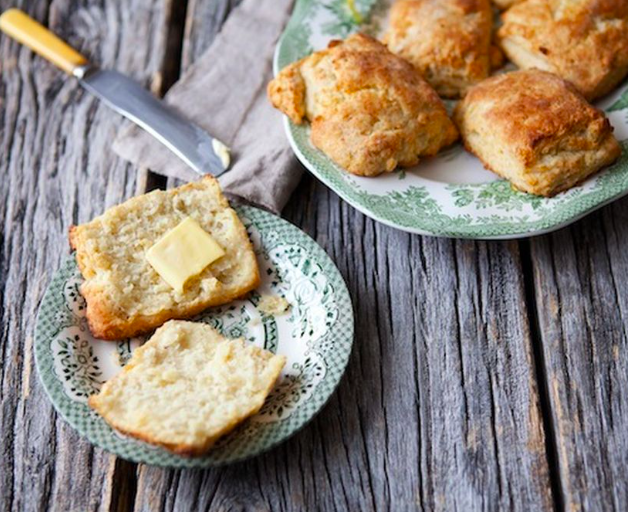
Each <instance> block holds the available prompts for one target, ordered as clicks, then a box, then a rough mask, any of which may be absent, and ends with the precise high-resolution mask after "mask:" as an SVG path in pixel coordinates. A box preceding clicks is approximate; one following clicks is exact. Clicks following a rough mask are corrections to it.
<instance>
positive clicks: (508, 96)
mask: <svg viewBox="0 0 628 512" xmlns="http://www.w3.org/2000/svg"><path fill="white" fill-rule="evenodd" d="M454 116H455V120H456V123H457V124H458V127H459V129H460V133H461V135H462V139H463V141H464V144H465V147H466V148H467V149H468V150H469V151H471V152H472V153H474V154H475V155H476V156H477V157H478V158H480V160H481V161H482V162H483V163H484V166H485V167H486V168H487V169H490V170H492V171H493V172H495V173H497V174H499V175H500V176H503V177H504V178H506V179H508V180H510V181H511V182H512V184H513V185H514V186H515V187H516V188H518V189H519V190H523V191H525V192H529V193H531V194H537V195H542V196H548V197H549V196H553V195H554V194H557V193H558V192H561V191H563V190H566V189H568V188H570V187H572V186H573V185H575V184H577V183H578V182H580V181H582V180H584V179H585V178H586V177H587V176H589V175H591V174H593V173H595V172H596V171H598V170H599V169H601V168H602V167H605V166H607V165H609V164H611V163H613V162H614V161H615V160H616V159H617V158H618V157H619V155H620V153H621V147H620V145H619V144H618V142H617V140H616V139H615V137H613V133H612V132H613V129H612V127H611V125H610V123H609V122H608V119H606V117H605V116H604V114H603V113H602V112H601V111H599V110H597V109H596V108H594V107H592V106H591V105H589V104H588V103H587V102H586V101H585V99H584V98H583V97H582V96H581V95H580V94H579V93H578V91H577V90H576V89H575V88H574V87H573V85H572V84H570V83H568V82H566V81H565V80H563V79H561V78H559V77H557V76H555V75H553V74H551V73H547V72H545V71H539V70H525V71H515V72H512V73H507V74H504V75H498V76H495V77H492V78H489V79H487V80H485V81H484V82H482V83H481V84H479V85H476V86H475V87H474V88H473V89H471V90H470V91H469V92H468V94H467V96H466V97H465V98H464V100H462V101H461V102H460V103H459V104H458V106H457V107H456V110H455V113H454Z"/></svg>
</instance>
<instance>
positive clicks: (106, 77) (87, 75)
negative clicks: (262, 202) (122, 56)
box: [0, 9, 230, 176]
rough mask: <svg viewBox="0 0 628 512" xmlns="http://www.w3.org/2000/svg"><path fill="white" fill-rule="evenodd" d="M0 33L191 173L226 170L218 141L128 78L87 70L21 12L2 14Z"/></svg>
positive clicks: (88, 66) (223, 150)
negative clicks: (162, 148) (158, 145)
mask: <svg viewBox="0 0 628 512" xmlns="http://www.w3.org/2000/svg"><path fill="white" fill-rule="evenodd" d="M0 30H2V31H3V32H4V33H6V34H7V35H9V36H10V37H12V38H13V39H15V40H16V41H18V42H20V43H22V44H24V45H25V46H27V47H29V48H30V49H31V50H33V51H34V52H36V53H38V54H39V55H41V56H42V57H44V58H45V59H47V60H49V61H50V62H52V63H53V64H55V65H57V66H58V67H59V68H61V69H62V70H63V71H65V72H66V73H68V74H70V75H72V76H74V77H76V78H77V79H78V80H79V83H80V84H81V85H82V86H83V87H84V88H85V89H86V90H87V91H88V92H89V93H91V94H93V95H94V96H96V97H97V98H99V99H100V100H101V101H103V102H104V103H105V104H106V105H107V106H108V107H110V108H112V109H113V110H115V111H116V112H118V113H120V114H122V115H123V116H124V117H126V118H127V119H129V120H131V121H133V122H134V123H136V124H137V125H139V126H141V127H142V128H143V129H144V130H146V131H147V132H148V133H150V134H151V135H153V136H154V137H155V138H156V139H157V140H159V141H160V142H161V143H162V144H164V145H165V146H166V147H167V148H168V149H170V150H171V151H172V152H173V153H174V154H175V155H177V156H178V157H179V158H181V159H182V160H183V161H184V162H185V163H186V164H188V165H189V166H190V167H191V168H192V169H194V170H195V171H196V172H197V173H199V174H201V175H204V174H212V175H214V176H219V175H221V174H222V173H223V172H225V171H226V170H227V169H228V167H229V163H230V157H229V149H228V148H227V146H225V145H224V144H223V143H222V142H220V141H219V140H218V139H216V138H214V137H212V136H210V135H209V134H208V133H207V132H205V131H204V130H203V129H202V128H200V127H199V126H197V125H196V124H194V123H192V122H190V121H189V120H187V119H185V118H183V117H182V116H180V115H179V114H178V113H177V112H175V111H174V110H173V109H172V108H170V107H169V106H167V105H166V104H165V103H164V102H163V101H161V100H159V99H158V98H156V97H155V96H153V95H152V94H151V93H150V92H149V91H147V90H146V89H144V88H143V87H142V86H141V85H140V84H138V83H137V82H135V81H134V80H132V79H130V78H129V77H127V76H125V75H123V74H122V73H118V72H117V71H111V70H103V69H99V68H98V67H96V66H93V65H92V64H90V63H89V62H88V61H87V59H86V58H85V57H83V56H82V55H81V54H80V53H78V52H77V51H76V50H74V49H73V48H72V47H71V46H69V45H68V44H67V43H65V42H64V41H62V40H61V39H59V38H58V37H57V36H55V35H54V34H53V33H52V32H50V31H48V29H46V28H45V27H44V26H42V25H40V24H39V23H37V22H36V21H35V20H33V19H32V18H30V17H29V16H28V15H27V14H25V13H24V12H22V11H20V10H19V9H8V10H7V11H5V12H4V13H2V15H0Z"/></svg>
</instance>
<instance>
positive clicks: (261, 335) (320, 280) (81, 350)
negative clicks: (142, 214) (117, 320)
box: [35, 207, 353, 467]
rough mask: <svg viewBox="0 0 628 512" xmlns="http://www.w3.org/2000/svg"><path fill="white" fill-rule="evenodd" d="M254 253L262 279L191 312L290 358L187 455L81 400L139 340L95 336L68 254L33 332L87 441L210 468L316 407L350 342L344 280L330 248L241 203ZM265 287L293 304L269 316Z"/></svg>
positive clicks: (293, 426) (55, 397) (129, 454)
mask: <svg viewBox="0 0 628 512" xmlns="http://www.w3.org/2000/svg"><path fill="white" fill-rule="evenodd" d="M238 214H239V215H240V218H241V219H242V221H243V222H244V224H245V226H246V228H247V230H248V232H249V235H250V237H251V241H252V242H253V246H254V248H255V253H256V254H257V258H258V262H259V265H260V273H261V275H262V284H261V286H260V287H259V288H258V289H257V290H256V291H255V292H253V293H252V294H251V295H250V296H249V297H248V298H247V299H245V300H239V301H235V302H233V303H231V304H228V305H226V306H222V307H219V308H212V309H209V310H207V311H206V312H204V313H202V314H201V315H199V316H198V317H197V318H196V319H195V320H196V321H199V322H206V323H208V324H210V325H212V326H214V327H215V328H217V329H219V330H220V331H221V332H222V333H223V334H224V335H225V336H228V337H231V338H237V337H244V338H245V339H246V340H248V341H249V342H250V343H254V344H256V345H258V346H260V347H264V348H266V349H267V350H270V351H272V352H274V353H279V354H284V355H286V357H287V359H288V360H287V363H286V366H285V368H284V370H283V372H282V375H281V377H280V379H279V381H278V383H277V385H276V386H275V388H274V390H273V391H272V392H271V394H270V396H269V397H268V399H267V400H266V403H265V405H264V407H263V408H262V410H261V411H260V412H259V413H258V414H257V415H255V416H253V417H252V418H250V419H249V420H248V421H246V422H245V423H244V424H243V425H241V426H240V427H239V428H237V429H236V430H235V431H234V432H232V433H231V434H230V435H228V436H226V437H225V438H223V439H222V440H220V441H219V442H218V443H217V445H216V446H215V447H214V448H213V449H212V450H211V451H210V452H209V453H208V454H207V455H206V456H204V457H198V458H186V457H181V456H178V455H174V454H171V453H169V452H167V451H166V450H164V449H162V448H158V447H154V446H151V445H149V444H146V443H144V442H141V441H137V440H135V439H132V438H130V437H127V436H124V435H122V434H120V433H118V432H116V431H114V430H113V429H111V428H110V427H109V426H108V425H107V424H106V423H105V422H104V420H102V418H100V417H99V416H98V415H97V414H96V413H95V412H93V411H92V410H91V409H90V408H89V407H88V406H87V403H86V402H87V397H88V396H89V395H91V394H93V393H96V392H98V390H99V389H100V386H101V385H102V384H103V383H104V382H105V381H106V380H107V379H109V378H111V377H112V376H113V375H115V374H116V373H117V372H118V371H120V369H121V368H122V367H123V366H124V365H125V364H126V362H127V361H128V360H129V358H130V357H131V353H132V352H133V350H134V349H135V348H136V347H138V346H139V345H140V344H141V343H142V341H143V339H145V338H136V339H126V340H120V341H117V342H112V341H102V340H97V339H94V338H93V337H92V336H91V335H90V332H89V329H88V327H87V321H86V318H85V301H84V299H83V297H82V296H81V294H80V293H79V285H80V284H81V282H82V277H81V274H80V273H79V271H78V268H77V265H76V261H75V259H74V257H71V258H70V259H68V260H67V261H66V262H65V263H64V264H63V266H62V268H61V269H60V270H59V271H58V272H57V274H56V275H55V276H54V277H53V279H52V282H51V284H50V286H49V288H48V290H47V292H46V295H45V297H44V300H43V302H42V305H41V308H40V311H39V316H38V319H37V327H36V332H35V357H36V363H37V369H38V371H39V375H40V377H41V379H42V382H43V384H44V387H45V389H46V391H47V393H48V394H49V396H50V398H51V400H52V403H53V404H54V406H55V408H56V409H57V411H58V412H59V413H60V414H61V415H62V416H63V417H64V418H65V419H66V421H68V422H69V423H70V424H71V425H72V426H73V427H74V428H75V429H76V430H78V431H79V433H81V434H82V435H84V436H86V437H87V438H88V439H89V440H90V441H91V442H92V443H94V444H96V445H98V446H100V447H102V448H104V449H106V450H108V451H110V452H112V453H115V454H116V455H118V456H120V457H122V458H124V459H129V460H132V461H135V462H143V463H146V464H153V465H158V466H168V467H208V466H214V465H220V464H226V463H230V462H235V461H239V460H242V459H245V458H248V457H252V456H255V455H257V454H259V453H261V452H263V451H265V450H268V449H269V448H271V447H273V446H275V445H276V444H277V443H280V442H281V441H283V440H285V439H286V438H287V437H288V436H290V435H292V434H293V433H295V432H296V431H297V430H299V429H300V428H301V427H303V426H304V425H305V424H306V423H307V422H308V421H309V420H311V419H312V417H313V416H314V415H315V414H316V413H317V412H318V411H319V410H320V409H321V408H322V407H323V405H324V404H325V402H326V401H327V399H328V398H329V397H330V395H331V394H332V393H333V391H334V389H335V388H336V386H337V385H338V382H339V381H340V378H341V377H342V374H343V373H344V370H345V367H346V365H347V361H348V358H349V353H350V352H351V344H352V342H353V311H352V307H351V301H350V299H349V294H348V292H347V288H346V286H345V284H344V281H343V279H342V276H341V275H340V273H339V272H338V269H337V268H336V267H335V266H334V264H333V262H332V261H331V260H330V258H329V256H327V254H326V253H325V252H324V251H323V250H322V249H321V248H320V246H318V245H317V244H316V242H314V241H313V240H312V239H311V238H310V237H308V236H307V235H306V234H305V233H303V232H302V231H300V230H299V229H298V228H296V227H295V226H293V225H292V224H290V223H289V222H286V221H284V220H282V219H280V218H279V217H276V216H274V215H272V214H270V213H267V212H264V211H262V210H259V209H257V208H252V207H242V208H238ZM263 295H274V296H282V297H285V298H286V299H287V301H288V302H289V303H290V309H289V310H288V311H287V312H286V313H283V314H281V315H271V314H268V313H265V312H264V311H262V310H261V309H259V308H258V304H259V301H260V298H261V297H262V296H263Z"/></svg>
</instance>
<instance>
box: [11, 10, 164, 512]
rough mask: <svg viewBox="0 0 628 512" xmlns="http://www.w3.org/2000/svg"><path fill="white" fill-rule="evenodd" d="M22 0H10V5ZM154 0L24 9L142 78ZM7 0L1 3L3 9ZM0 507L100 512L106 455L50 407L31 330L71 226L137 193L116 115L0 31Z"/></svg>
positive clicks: (159, 16)
mask: <svg viewBox="0 0 628 512" xmlns="http://www.w3.org/2000/svg"><path fill="white" fill-rule="evenodd" d="M18 5H19V4H18ZM164 5H165V4H164V3H163V2H153V1H152V0H128V1H126V2H97V1H92V0H83V1H81V2H75V1H72V0H56V1H54V2H52V3H50V4H48V3H47V2H45V1H39V2H29V3H25V4H24V5H23V6H22V7H23V8H24V9H25V10H26V11H28V12H29V14H31V15H32V16H34V17H35V18H37V19H38V20H40V21H42V22H43V23H44V24H46V25H48V26H49V27H50V28H51V29H52V30H53V31H55V32H56V33H57V34H59V35H60V36H61V37H63V38H65V39H66V40H67V41H68V42H70V43H71V44H73V45H74V46H75V47H76V48H78V49H79V50H81V51H82V52H83V53H84V54H85V55H87V56H90V57H92V58H93V60H94V61H96V62H98V63H100V64H103V65H106V66H112V67H114V66H115V67H116V68H117V69H120V70H122V71H125V72H127V73H129V74H131V75H132V76H134V77H135V78H137V79H139V80H141V81H142V82H144V83H148V80H149V79H150V77H151V75H153V74H154V73H155V72H156V71H157V70H158V69H159V68H160V66H161V65H162V62H161V61H160V59H159V57H160V56H161V57H163V55H164V50H163V46H164V28H165V22H166V16H165V14H164V13H165V11H164ZM9 6H14V2H8V1H5V0H0V9H2V10H4V9H6V8H8V7H9ZM0 63H1V64H0V65H1V66H2V70H1V78H0V98H1V99H2V104H0V155H2V158H1V159H0V175H2V179H1V180H0V219H2V245H1V246H0V270H1V273H0V276H1V277H0V279H1V283H0V284H1V290H2V294H1V296H0V301H1V303H0V306H1V307H0V315H2V324H1V325H2V330H1V331H0V358H1V359H0V360H1V361H2V365H1V366H0V383H1V388H0V402H1V408H0V430H1V431H2V435H3V440H2V443H0V510H3V511H4V510H6V511H10V510H16V511H17V510H20V511H21V510H64V511H66V510H80V511H87V510H109V509H110V508H111V507H113V506H115V504H116V503H120V500H118V499H117V496H115V495H114V493H115V492H116V489H115V488H114V487H115V486H114V481H115V480H116V476H117V475H119V473H120V470H121V467H124V465H122V466H121V465H120V464H119V463H118V462H117V461H116V459H115V457H113V456H111V455H108V454H106V453H104V452H102V451H101V450H97V449H94V448H92V447H91V445H90V444H89V443H87V442H86V441H84V440H82V439H80V438H79V436H78V435H77V434H76V433H75V432H74V431H73V430H72V429H71V428H70V427H69V426H67V425H66V424H65V422H64V421H63V420H62V419H61V418H60V417H59V416H58V415H57V414H56V413H55V412H54V410H53V408H52V405H51V403H50V401H49V399H48V397H47V396H46V395H45V392H44V391H43V388H42V386H41V384H40V382H39V379H38V377H37V375H36V372H35V370H34V360H33V329H34V326H35V317H36V314H37V309H38V306H39V303H40V301H41V298H42V296H43V293H44V291H45V288H46V286H47V284H48V282H49V280H50V278H51V275H52V273H53V272H54V270H55V269H56V268H58V266H59V264H60V262H61V260H62V259H63V258H65V257H66V256H67V254H68V253H69V248H68V245H67V230H68V228H69V226H70V225H71V224H72V223H76V222H79V221H85V220H87V219H89V218H91V217H93V216H94V215H96V214H98V213H101V212H102V211H103V210H104V208H105V207H106V206H109V205H112V204H115V203H118V202H120V201H121V200H123V199H125V198H127V197H129V196H131V195H133V193H134V192H135V179H136V171H135V170H134V169H132V168H131V167H130V166H128V165H126V164H124V163H123V162H121V161H120V160H118V159H117V158H114V156H113V155H112V153H111V150H110V144H111V140H112V139H113V137H114V136H115V134H116V132H117V130H118V129H119V127H120V124H121V118H120V117H119V116H118V115H116V114H114V113H113V112H111V111H110V110H108V109H107V108H106V107H104V106H102V105H100V104H99V103H98V102H97V101H96V100H94V99H92V98H91V97H89V96H88V95H87V94H84V93H83V92H82V90H81V89H80V87H79V86H78V85H77V83H76V82H74V81H72V80H69V79H67V78H66V77H65V76H63V74H62V73H61V72H60V71H58V70H56V69H54V68H53V67H52V66H51V65H49V64H48V63H46V62H44V61H43V60H42V59H41V58H38V57H35V56H33V55H32V54H31V53H30V52H29V51H28V50H26V49H23V48H20V47H19V46H18V45H17V44H15V43H13V42H12V41H9V40H8V39H7V38H6V37H4V36H2V35H0Z"/></svg>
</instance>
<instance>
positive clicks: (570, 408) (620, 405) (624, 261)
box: [531, 199, 628, 511]
mask: <svg viewBox="0 0 628 512" xmlns="http://www.w3.org/2000/svg"><path fill="white" fill-rule="evenodd" d="M531 260H532V262H533V266H534V281H535V286H536V298H537V304H538V312H537V314H538V318H539V327H540V329H539V330H540V337H541V341H542V349H543V360H544V370H545V371H544V374H545V375H546V379H547V390H548V401H549V404H550V406H551V418H552V422H551V423H552V433H551V435H553V437H554V440H555V444H556V447H557V458H558V462H559V472H560V484H561V492H562V499H563V501H564V503H565V508H566V509H568V510H616V511H624V510H628V479H627V478H626V475H628V394H627V393H626V390H627V389H628V358H627V357H626V354H627V353H628V289H627V288H626V283H628V200H626V199H624V200H621V201H618V202H617V203H615V204H613V205H611V206H608V207H606V208H604V209H603V210H602V211H600V212H597V213H594V214H593V215H591V216H589V217H587V218H586V219H584V220H582V221H580V222H578V223H576V224H575V225H574V226H572V227H569V228H566V229H563V230H561V231H559V232H557V233H555V234H553V235H548V236H544V237H540V238H537V239H534V240H533V241H532V242H531Z"/></svg>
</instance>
